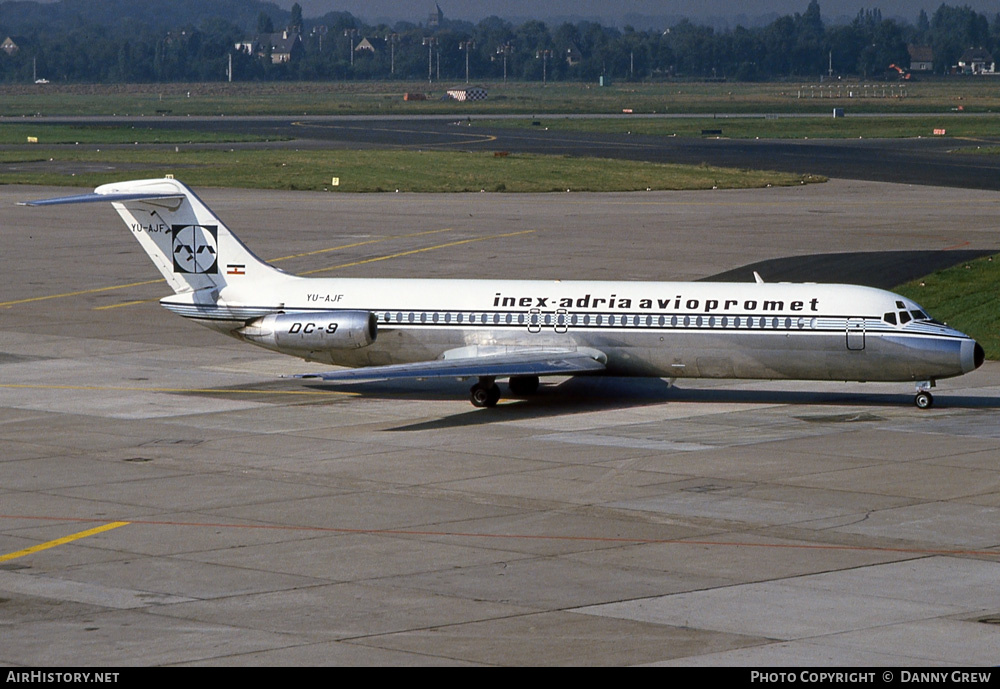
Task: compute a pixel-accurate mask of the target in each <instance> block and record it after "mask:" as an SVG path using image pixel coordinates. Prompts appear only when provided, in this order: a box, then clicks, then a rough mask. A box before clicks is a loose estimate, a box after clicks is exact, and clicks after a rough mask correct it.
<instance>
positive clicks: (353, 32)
mask: <svg viewBox="0 0 1000 689" xmlns="http://www.w3.org/2000/svg"><path fill="white" fill-rule="evenodd" d="M344 35H345V36H347V37H349V38H350V39H351V67H353V66H354V37H355V36H357V35H358V30H357V29H344Z"/></svg>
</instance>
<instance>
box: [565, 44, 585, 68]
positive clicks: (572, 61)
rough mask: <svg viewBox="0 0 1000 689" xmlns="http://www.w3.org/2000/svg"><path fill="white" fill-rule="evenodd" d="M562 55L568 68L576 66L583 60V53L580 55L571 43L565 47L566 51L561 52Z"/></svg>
mask: <svg viewBox="0 0 1000 689" xmlns="http://www.w3.org/2000/svg"><path fill="white" fill-rule="evenodd" d="M563 55H565V56H566V64H567V65H569V66H570V67H575V66H576V65H578V64H580V61H581V60H583V53H581V52H580V49H579V48H577V47H576V46H575V45H573V44H572V43H570V44H569V46H567V48H566V50H565V51H564V52H563Z"/></svg>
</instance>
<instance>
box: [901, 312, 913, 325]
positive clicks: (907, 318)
mask: <svg viewBox="0 0 1000 689" xmlns="http://www.w3.org/2000/svg"><path fill="white" fill-rule="evenodd" d="M909 322H910V314H908V313H907V312H906V311H900V312H899V324H900V325H906V324H907V323H909Z"/></svg>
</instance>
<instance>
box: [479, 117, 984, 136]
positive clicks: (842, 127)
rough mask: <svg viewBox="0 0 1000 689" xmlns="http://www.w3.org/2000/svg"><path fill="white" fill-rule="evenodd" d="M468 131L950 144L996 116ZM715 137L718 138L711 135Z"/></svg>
mask: <svg viewBox="0 0 1000 689" xmlns="http://www.w3.org/2000/svg"><path fill="white" fill-rule="evenodd" d="M473 125H474V126H491V127H509V128H531V127H545V128H547V129H550V130H554V131H587V132H601V133H607V134H639V135H647V136H679V137H698V136H704V135H706V134H705V133H706V132H708V133H711V135H713V136H715V135H718V136H723V137H725V138H729V139H755V138H760V139H861V138H864V139H872V138H907V137H911V138H912V137H923V136H926V137H930V136H936V135H935V134H934V131H935V130H936V129H937V130H944V132H945V134H944V135H945V136H948V137H951V138H967V139H977V138H981V137H987V138H989V137H1000V115H959V116H954V115H953V114H941V115H909V116H891V115H887V116H854V117H838V118H834V117H833V116H832V113H831V114H830V115H829V116H825V117H801V116H791V117H788V116H786V117H779V116H763V115H758V116H755V117H751V116H745V115H739V116H737V115H731V116H730V115H719V116H715V117H669V118H650V117H642V116H638V117H632V118H621V117H616V118H587V117H573V118H570V117H562V118H561V117H547V118H545V119H544V120H538V119H532V118H523V119H477V120H473ZM715 132H720V133H719V134H715Z"/></svg>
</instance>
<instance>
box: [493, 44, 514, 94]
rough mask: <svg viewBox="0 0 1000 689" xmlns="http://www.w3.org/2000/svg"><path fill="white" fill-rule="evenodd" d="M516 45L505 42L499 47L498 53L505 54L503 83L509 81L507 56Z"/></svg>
mask: <svg viewBox="0 0 1000 689" xmlns="http://www.w3.org/2000/svg"><path fill="white" fill-rule="evenodd" d="M513 49H514V47H513V46H512V45H511V44H510V43H504V44H503V45H501V46H500V47H498V48H497V55H503V83H504V84H506V83H507V56H508V55H510V52H511V50H513Z"/></svg>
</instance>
